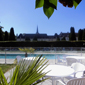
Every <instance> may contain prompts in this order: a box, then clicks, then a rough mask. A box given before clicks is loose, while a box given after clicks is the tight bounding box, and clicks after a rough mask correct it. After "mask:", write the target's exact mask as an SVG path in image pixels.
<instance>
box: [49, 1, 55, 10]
mask: <svg viewBox="0 0 85 85" xmlns="http://www.w3.org/2000/svg"><path fill="white" fill-rule="evenodd" d="M49 2H50V3H51V4H50V6H51V7H52V8H55V9H57V0H49Z"/></svg>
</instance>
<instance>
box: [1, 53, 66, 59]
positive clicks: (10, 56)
mask: <svg viewBox="0 0 85 85" xmlns="http://www.w3.org/2000/svg"><path fill="white" fill-rule="evenodd" d="M39 55H40V54H31V55H30V54H28V57H36V56H39ZM16 56H21V57H22V58H25V54H6V59H15V58H16ZM44 56H45V57H46V58H47V59H55V56H56V58H57V56H59V57H60V58H63V57H65V56H66V55H65V54H43V56H42V57H44ZM0 59H5V54H0Z"/></svg>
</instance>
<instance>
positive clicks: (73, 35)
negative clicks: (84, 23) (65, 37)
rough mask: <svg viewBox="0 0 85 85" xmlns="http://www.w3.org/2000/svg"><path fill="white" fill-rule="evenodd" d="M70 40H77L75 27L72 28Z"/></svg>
mask: <svg viewBox="0 0 85 85" xmlns="http://www.w3.org/2000/svg"><path fill="white" fill-rule="evenodd" d="M70 40H72V41H73V40H76V35H75V30H74V27H71V28H70Z"/></svg>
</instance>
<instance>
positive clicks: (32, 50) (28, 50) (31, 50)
mask: <svg viewBox="0 0 85 85" xmlns="http://www.w3.org/2000/svg"><path fill="white" fill-rule="evenodd" d="M19 50H20V51H23V52H25V57H27V53H30V54H31V53H33V52H34V51H35V49H33V48H19Z"/></svg>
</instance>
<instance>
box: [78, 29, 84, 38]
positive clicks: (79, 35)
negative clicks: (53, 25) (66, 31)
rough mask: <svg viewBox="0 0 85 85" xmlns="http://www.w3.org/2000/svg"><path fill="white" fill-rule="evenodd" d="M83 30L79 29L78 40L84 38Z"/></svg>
mask: <svg viewBox="0 0 85 85" xmlns="http://www.w3.org/2000/svg"><path fill="white" fill-rule="evenodd" d="M82 35H83V30H82V29H79V31H78V40H82Z"/></svg>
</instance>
